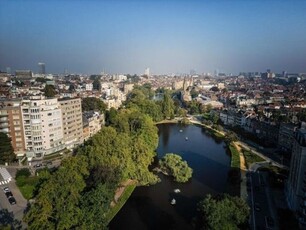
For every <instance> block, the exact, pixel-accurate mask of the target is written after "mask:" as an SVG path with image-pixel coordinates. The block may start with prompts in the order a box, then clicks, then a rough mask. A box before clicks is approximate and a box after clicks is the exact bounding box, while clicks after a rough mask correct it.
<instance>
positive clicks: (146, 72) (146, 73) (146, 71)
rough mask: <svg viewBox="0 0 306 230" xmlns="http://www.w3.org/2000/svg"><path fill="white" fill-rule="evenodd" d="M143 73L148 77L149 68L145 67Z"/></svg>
mask: <svg viewBox="0 0 306 230" xmlns="http://www.w3.org/2000/svg"><path fill="white" fill-rule="evenodd" d="M144 74H145V75H147V76H148V77H149V76H150V68H146V69H145V72H144Z"/></svg>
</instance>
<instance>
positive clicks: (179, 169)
mask: <svg viewBox="0 0 306 230" xmlns="http://www.w3.org/2000/svg"><path fill="white" fill-rule="evenodd" d="M159 166H160V168H161V170H162V171H165V172H167V173H169V174H170V175H172V176H173V177H174V180H175V181H177V182H187V181H188V180H189V179H190V178H191V177H192V168H190V167H189V166H188V164H187V162H186V161H183V159H182V157H181V156H179V155H177V154H174V153H167V154H166V155H165V156H164V157H163V158H162V159H161V160H160V161H159Z"/></svg>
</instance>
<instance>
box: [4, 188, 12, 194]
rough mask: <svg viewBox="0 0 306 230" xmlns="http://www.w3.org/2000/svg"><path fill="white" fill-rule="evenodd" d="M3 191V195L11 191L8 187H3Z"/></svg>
mask: <svg viewBox="0 0 306 230" xmlns="http://www.w3.org/2000/svg"><path fill="white" fill-rule="evenodd" d="M3 191H4V193H6V192H10V191H11V190H10V188H9V187H4V188H3Z"/></svg>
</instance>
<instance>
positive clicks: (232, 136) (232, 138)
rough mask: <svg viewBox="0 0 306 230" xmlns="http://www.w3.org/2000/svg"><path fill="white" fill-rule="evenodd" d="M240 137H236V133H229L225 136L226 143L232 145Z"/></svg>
mask: <svg viewBox="0 0 306 230" xmlns="http://www.w3.org/2000/svg"><path fill="white" fill-rule="evenodd" d="M237 140H238V137H237V135H236V133H234V132H232V131H229V132H227V133H226V134H225V142H226V143H228V144H229V143H231V142H232V141H237Z"/></svg>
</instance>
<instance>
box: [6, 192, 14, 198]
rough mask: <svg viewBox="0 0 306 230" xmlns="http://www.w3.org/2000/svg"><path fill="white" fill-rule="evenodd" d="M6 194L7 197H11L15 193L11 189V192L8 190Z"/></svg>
mask: <svg viewBox="0 0 306 230" xmlns="http://www.w3.org/2000/svg"><path fill="white" fill-rule="evenodd" d="M5 195H6V197H7V198H9V197H11V196H13V193H12V192H11V191H9V192H6V193H5Z"/></svg>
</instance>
